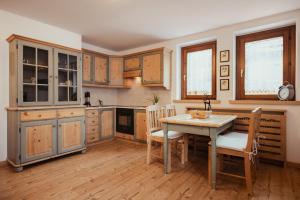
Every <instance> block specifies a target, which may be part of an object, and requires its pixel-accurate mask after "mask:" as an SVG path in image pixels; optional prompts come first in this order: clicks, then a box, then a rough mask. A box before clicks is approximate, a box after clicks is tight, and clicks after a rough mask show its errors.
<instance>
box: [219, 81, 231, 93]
mask: <svg viewBox="0 0 300 200" xmlns="http://www.w3.org/2000/svg"><path fill="white" fill-rule="evenodd" d="M220 90H221V91H226V90H229V79H220Z"/></svg>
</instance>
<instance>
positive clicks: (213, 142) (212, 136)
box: [210, 129, 217, 189]
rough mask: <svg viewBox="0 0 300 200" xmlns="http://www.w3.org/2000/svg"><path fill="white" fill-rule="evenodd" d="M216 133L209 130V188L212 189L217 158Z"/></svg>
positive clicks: (213, 187)
mask: <svg viewBox="0 0 300 200" xmlns="http://www.w3.org/2000/svg"><path fill="white" fill-rule="evenodd" d="M216 135H217V134H216V133H215V131H213V130H212V129H211V130H210V139H211V154H210V156H211V158H210V159H211V179H212V181H211V188H212V189H216V174H217V172H216V170H217V167H216V158H217V154H216Z"/></svg>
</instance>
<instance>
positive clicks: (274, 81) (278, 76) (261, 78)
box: [245, 37, 283, 95]
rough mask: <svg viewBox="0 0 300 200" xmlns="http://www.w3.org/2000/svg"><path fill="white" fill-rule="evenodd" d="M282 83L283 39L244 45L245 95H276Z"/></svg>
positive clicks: (278, 38) (277, 38)
mask: <svg viewBox="0 0 300 200" xmlns="http://www.w3.org/2000/svg"><path fill="white" fill-rule="evenodd" d="M282 83H283V38H282V37H276V38H271V39H266V40H259V41H255V42H248V43H246V44H245V94H246V95H271V94H277V92H278V88H279V86H280V85H282Z"/></svg>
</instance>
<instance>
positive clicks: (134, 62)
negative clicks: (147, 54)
mask: <svg viewBox="0 0 300 200" xmlns="http://www.w3.org/2000/svg"><path fill="white" fill-rule="evenodd" d="M140 62H141V61H140V57H139V56H136V57H128V58H125V59H124V71H132V70H138V69H141V63H140Z"/></svg>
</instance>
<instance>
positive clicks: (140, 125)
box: [134, 110, 147, 142]
mask: <svg viewBox="0 0 300 200" xmlns="http://www.w3.org/2000/svg"><path fill="white" fill-rule="evenodd" d="M134 118H135V119H134V135H135V139H136V140H140V141H144V142H146V141H147V128H146V111H145V110H135V112H134Z"/></svg>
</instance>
